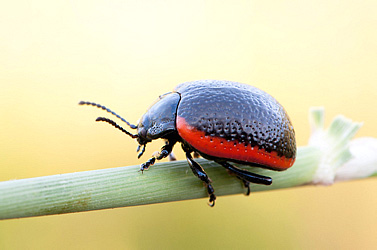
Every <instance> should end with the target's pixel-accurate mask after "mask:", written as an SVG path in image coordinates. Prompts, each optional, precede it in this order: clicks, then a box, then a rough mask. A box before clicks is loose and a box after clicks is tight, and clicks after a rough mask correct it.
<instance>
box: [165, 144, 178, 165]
mask: <svg viewBox="0 0 377 250" xmlns="http://www.w3.org/2000/svg"><path fill="white" fill-rule="evenodd" d="M167 144H169V140H165V145H167ZM176 160H177V158H176V157H175V155H174V154H173V151H172V152H170V154H169V161H176Z"/></svg>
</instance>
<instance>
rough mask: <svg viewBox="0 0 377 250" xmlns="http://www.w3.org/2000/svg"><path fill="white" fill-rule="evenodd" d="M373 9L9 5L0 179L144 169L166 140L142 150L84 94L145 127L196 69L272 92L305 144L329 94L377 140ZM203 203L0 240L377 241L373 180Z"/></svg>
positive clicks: (59, 223) (86, 245)
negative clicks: (146, 117)
mask: <svg viewBox="0 0 377 250" xmlns="http://www.w3.org/2000/svg"><path fill="white" fill-rule="evenodd" d="M376 13H377V2H376V1H350V0H347V1H322V0H321V1H285V0H283V1H199V0H192V1H172V0H163V1H145V0H144V1H125V0H122V1H115V0H112V1H8V2H4V3H2V4H1V8H0V29H1V39H0V86H1V88H0V181H6V180H11V179H21V178H30V177H36V176H44V175H52V174H61V173H69V172H77V171H85V170H93V169H102V168H110V167H117V166H126V165H136V164H140V163H141V162H142V161H145V160H146V159H148V156H150V155H151V154H152V153H153V152H154V151H156V150H158V149H159V148H160V147H161V145H162V144H163V142H162V141H157V142H155V143H153V144H151V145H149V147H148V149H147V152H146V154H145V155H144V156H143V157H142V158H141V159H140V160H138V159H137V157H136V152H135V149H136V146H137V145H136V143H135V142H134V141H133V140H131V139H130V138H128V137H127V136H125V135H123V134H121V133H120V132H119V131H117V130H116V129H113V128H111V127H109V126H108V125H104V124H98V123H95V122H94V119H95V118H96V117H97V116H103V115H106V114H105V113H104V112H103V111H101V110H99V109H95V108H92V107H79V106H78V105H77V103H78V102H79V101H80V100H87V101H95V102H98V103H101V104H103V105H106V106H108V107H109V108H111V109H113V110H114V111H116V112H118V113H119V114H120V115H122V116H123V117H125V118H126V119H128V120H129V121H131V122H133V123H135V122H136V121H137V120H138V119H139V118H140V116H141V115H142V114H143V113H144V112H145V110H146V109H147V108H148V106H149V105H150V103H152V102H153V101H154V100H155V99H156V98H157V97H158V95H160V94H163V93H166V92H169V91H171V90H172V89H173V88H174V86H175V85H177V84H178V83H181V82H185V81H191V80H199V79H223V80H232V81H238V82H243V83H247V84H251V85H254V86H256V87H259V88H261V89H263V90H265V91H266V92H268V93H270V94H271V95H272V96H274V97H275V98H276V99H277V100H279V102H280V103H281V104H282V105H283V106H284V107H285V108H286V110H287V111H288V113H289V115H290V117H291V119H292V121H293V124H294V126H295V130H296V135H297V141H298V145H299V146H303V145H306V143H307V140H308V138H309V124H308V121H307V116H308V109H309V107H311V106H318V105H323V106H324V107H325V108H326V115H327V120H326V124H327V125H328V124H329V122H330V121H331V119H332V117H333V116H334V115H336V114H344V115H346V116H347V117H350V118H352V119H353V120H356V121H363V122H364V126H363V127H362V129H361V130H360V132H359V133H358V134H357V136H358V137H361V136H373V137H376V136H377V135H376V129H375V128H376V127H377V117H376V104H377V100H376V98H377V68H376V65H377V32H376V30H377V15H376ZM175 153H176V155H177V157H178V158H179V159H184V155H183V154H182V152H181V150H180V147H176V149H175ZM151 171H153V168H152V169H151ZM193 178H195V177H193ZM214 186H215V187H216V184H214ZM188 192H189V190H188ZM0 195H1V194H0ZM206 202H207V199H202V200H194V201H183V202H176V203H166V204H157V205H150V206H141V207H132V208H118V209H110V210H103V211H94V212H84V213H77V214H66V215H55V216H45V217H36V218H26V219H14V220H7V221H0V249H108V248H110V249H151V248H153V249H155V248H156V249H174V248H175V249H176V248H183V249H192V248H199V249H204V248H205V249H229V248H236V249H242V248H243V249H246V248H255V249H355V248H357V249H368V248H369V249H373V248H375V247H376V246H377V237H376V232H377V213H376V211H377V180H376V179H375V178H372V179H368V180H361V181H354V182H348V183H340V184H336V185H334V186H331V187H303V188H294V189H289V190H279V191H272V192H264V193H256V194H252V195H251V196H250V197H245V196H243V195H236V196H228V197H219V199H218V202H217V204H216V206H215V208H213V209H211V208H209V207H208V206H207V205H206Z"/></svg>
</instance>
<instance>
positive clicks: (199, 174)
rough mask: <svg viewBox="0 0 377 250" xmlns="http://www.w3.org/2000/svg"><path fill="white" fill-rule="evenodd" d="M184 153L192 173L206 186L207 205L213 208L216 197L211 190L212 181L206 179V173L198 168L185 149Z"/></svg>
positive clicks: (200, 167)
mask: <svg viewBox="0 0 377 250" xmlns="http://www.w3.org/2000/svg"><path fill="white" fill-rule="evenodd" d="M184 151H185V152H186V158H187V162H188V164H189V166H190V168H191V170H192V172H193V173H194V175H195V176H196V177H198V178H199V179H200V180H201V181H203V182H204V183H205V184H206V186H207V192H208V195H209V205H210V206H211V207H213V206H214V205H215V200H216V195H215V190H214V189H213V187H212V185H211V182H212V180H211V179H210V178H209V177H208V175H207V173H206V172H205V171H204V169H203V168H202V166H200V164H199V163H197V162H196V161H194V159H193V158H192V156H191V152H190V151H189V150H187V149H184Z"/></svg>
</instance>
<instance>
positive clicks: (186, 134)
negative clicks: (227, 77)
mask: <svg viewBox="0 0 377 250" xmlns="http://www.w3.org/2000/svg"><path fill="white" fill-rule="evenodd" d="M79 104H80V105H92V106H96V107H98V108H101V109H103V110H105V111H107V112H109V113H111V114H113V115H115V116H116V117H118V118H119V119H121V120H122V121H123V122H125V123H126V124H127V125H128V126H129V127H130V128H131V129H137V134H132V133H130V132H128V131H127V130H125V129H124V128H122V127H121V126H119V125H118V124H117V123H115V122H114V121H113V120H110V119H108V118H104V117H98V118H97V120H96V121H104V122H107V123H109V124H111V125H113V126H114V127H116V128H118V129H119V130H121V131H122V132H124V133H126V134H127V135H129V136H130V137H132V138H136V139H137V142H138V143H139V146H138V149H137V152H139V151H140V149H141V151H140V153H139V154H138V158H140V157H141V156H142V155H143V153H144V151H145V147H146V145H147V144H148V143H149V142H151V141H153V140H155V139H159V138H162V139H165V141H166V144H165V145H164V146H163V147H162V148H161V151H160V152H158V153H157V154H155V155H153V156H152V157H151V158H150V159H149V160H148V161H146V162H145V163H143V164H141V165H140V170H141V171H144V170H146V169H148V168H149V167H150V166H151V165H153V164H154V163H155V161H156V160H161V159H163V158H165V157H167V156H169V155H171V154H172V150H173V146H174V145H175V144H176V143H177V142H180V143H181V144H182V149H183V150H184V152H185V153H186V158H187V162H188V164H189V166H190V168H191V170H192V171H193V173H194V174H195V176H197V177H198V178H199V179H200V180H201V181H203V182H204V184H205V186H206V188H207V192H208V195H209V202H210V206H214V204H215V200H216V196H215V194H214V189H213V187H212V185H211V183H212V181H211V179H210V178H209V177H208V175H207V174H206V172H205V171H204V169H203V168H202V167H201V166H200V165H199V164H198V163H197V162H196V161H195V160H194V158H193V157H192V155H191V154H192V153H195V154H199V155H200V156H202V157H204V158H206V159H209V160H213V161H215V162H217V163H218V164H220V165H222V166H223V167H225V168H226V169H227V170H228V171H229V172H230V173H232V174H234V175H235V176H236V177H238V178H239V179H240V180H241V181H242V182H243V184H244V186H245V188H246V189H247V191H246V194H247V195H249V193H250V187H249V184H250V183H257V184H264V185H270V184H271V183H272V179H271V178H270V177H267V176H262V175H258V174H254V173H251V172H249V171H247V170H245V169H241V168H238V167H236V166H234V165H233V164H231V163H229V162H235V163H240V164H243V165H250V166H253V167H261V168H267V169H271V170H276V171H282V170H286V169H288V168H289V167H291V166H292V165H293V163H294V161H295V159H296V140H295V132H294V129H293V126H292V123H291V121H290V119H289V117H288V115H287V113H286V111H285V110H284V108H283V107H282V106H281V105H280V104H279V103H278V102H277V101H276V100H275V99H274V98H273V97H272V96H270V95H269V94H267V93H266V92H264V91H262V90H260V89H258V88H255V87H252V86H250V85H246V84H242V83H238V82H231V81H218V80H201V81H193V82H186V83H182V84H179V85H178V86H177V87H176V88H175V89H174V90H173V91H172V92H169V93H166V94H164V95H161V96H160V97H159V99H158V100H157V101H156V102H155V103H154V104H153V105H152V106H151V107H150V108H149V109H148V110H147V112H146V113H145V114H144V115H143V116H142V117H141V119H140V120H139V122H138V124H137V125H133V124H130V123H129V122H128V121H126V120H125V119H123V118H122V117H120V116H119V115H118V114H116V113H115V112H113V111H111V110H110V109H108V108H106V107H104V106H102V105H99V104H96V103H92V102H80V103H79Z"/></svg>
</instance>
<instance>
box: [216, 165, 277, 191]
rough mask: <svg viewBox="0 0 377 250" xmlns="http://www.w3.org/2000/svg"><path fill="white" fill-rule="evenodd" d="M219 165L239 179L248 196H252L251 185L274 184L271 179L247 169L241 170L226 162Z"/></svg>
mask: <svg viewBox="0 0 377 250" xmlns="http://www.w3.org/2000/svg"><path fill="white" fill-rule="evenodd" d="M217 163H219V164H220V165H222V166H223V167H225V168H226V169H227V170H228V171H229V172H230V173H232V174H234V175H236V176H237V178H238V179H240V180H241V181H242V182H243V184H244V186H245V188H247V191H246V195H249V194H250V183H255V184H263V185H271V184H272V179H271V177H268V176H263V175H259V174H254V173H251V172H249V171H247V170H245V169H241V168H238V167H236V166H234V165H232V164H229V163H228V162H226V161H217Z"/></svg>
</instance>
